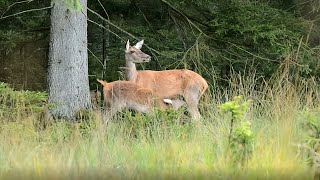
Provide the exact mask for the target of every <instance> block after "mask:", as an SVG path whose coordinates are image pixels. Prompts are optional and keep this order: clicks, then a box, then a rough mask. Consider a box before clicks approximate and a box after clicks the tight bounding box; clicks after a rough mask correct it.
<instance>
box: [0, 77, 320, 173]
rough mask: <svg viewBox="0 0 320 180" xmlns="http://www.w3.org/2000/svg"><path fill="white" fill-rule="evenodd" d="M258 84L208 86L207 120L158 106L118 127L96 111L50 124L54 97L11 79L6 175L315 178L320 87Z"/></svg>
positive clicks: (125, 117)
mask: <svg viewBox="0 0 320 180" xmlns="http://www.w3.org/2000/svg"><path fill="white" fill-rule="evenodd" d="M238 82H241V83H238ZM254 82H255V81H253V80H252V79H250V78H247V77H243V76H240V75H235V76H233V78H232V83H230V87H229V88H228V89H224V90H220V91H216V92H215V93H213V94H210V93H209V92H208V93H207V95H206V96H207V97H206V98H204V101H203V103H204V102H205V104H201V106H200V107H201V109H200V110H201V112H202V115H203V118H202V119H201V122H200V123H195V122H193V121H192V120H191V119H190V118H189V117H188V115H186V114H185V109H181V110H179V111H174V110H166V111H164V110H159V109H155V110H154V112H153V113H150V114H140V113H134V112H131V111H123V112H119V113H118V114H117V116H116V117H114V118H113V120H112V121H109V122H108V124H105V123H103V122H102V120H101V118H100V117H101V114H100V112H98V111H96V112H92V114H93V115H92V116H88V117H89V119H87V120H85V119H84V120H82V121H80V122H77V123H75V122H68V121H56V122H55V121H52V122H51V123H47V124H46V126H45V127H42V128H39V124H38V123H37V122H38V121H39V120H40V119H41V116H40V114H41V113H42V111H41V109H38V108H39V107H41V106H39V107H38V106H36V108H34V106H35V105H36V103H42V102H45V100H46V94H45V93H36V92H23V91H14V90H13V89H11V88H10V87H9V86H8V85H6V84H2V86H1V87H2V88H1V95H0V97H1V102H6V103H2V106H1V108H0V109H1V113H0V119H1V120H2V121H1V123H2V124H1V126H0V177H1V178H4V179H6V178H9V177H10V178H12V177H13V178H27V179H28V178H29V179H48V178H67V179H92V178H112V179H120V178H121V179H123V178H125V179H127V178H128V179H145V178H149V179H151V178H157V179H181V178H183V179H184V178H197V179H212V178H214V179H226V178H227V179H251V178H254V179H257V178H264V179H283V178H288V177H290V178H291V179H301V178H304V179H312V178H313V177H314V176H315V175H317V172H316V171H315V168H313V167H314V163H312V162H313V161H312V157H311V156H310V153H309V152H311V149H312V148H314V146H315V144H316V142H318V140H317V139H318V138H319V137H318V134H317V133H318V130H315V129H317V128H314V127H318V126H317V124H315V123H316V122H317V115H316V114H315V113H316V112H318V111H316V110H317V108H318V107H319V99H318V98H319V97H320V96H319V95H320V94H319V91H318V88H319V87H318V85H317V84H316V83H314V81H299V82H297V83H296V84H295V85H293V83H291V82H289V81H286V80H281V83H280V84H274V83H272V84H269V83H268V82H266V84H264V85H261V87H255V88H253V89H250V91H249V90H248V89H249V88H250V87H251V86H252V83H254ZM279 82H280V81H279ZM235 85H236V86H237V88H235V87H234V86H235ZM16 94H20V95H19V98H18V96H15V95H16ZM236 95H241V96H239V97H236V98H235V99H233V98H234V97H235V96H236ZM21 97H23V98H21ZM245 100H250V101H245ZM9 102H10V103H9ZM18 102H19V103H18ZM22 102H23V103H22ZM13 105H14V106H13ZM219 107H220V109H219ZM221 110H223V111H224V112H223V111H221ZM307 110H308V111H307ZM311 110H312V111H311ZM227 112H231V114H230V115H228V113H227ZM231 119H234V121H235V124H234V125H233V126H232V127H231V124H230V123H231ZM247 122H250V125H249V124H248V123H247ZM230 128H233V131H232V132H231V134H230ZM311 131H312V133H311ZM311 140H312V141H311ZM305 146H306V147H309V149H307V148H301V147H305ZM301 149H303V150H304V152H305V153H301ZM313 152H314V151H313ZM235 165H236V166H235Z"/></svg>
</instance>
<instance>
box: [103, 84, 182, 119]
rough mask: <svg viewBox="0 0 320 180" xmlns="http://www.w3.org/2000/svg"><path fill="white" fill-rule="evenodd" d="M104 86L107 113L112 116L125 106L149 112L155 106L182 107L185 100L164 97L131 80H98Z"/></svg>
mask: <svg viewBox="0 0 320 180" xmlns="http://www.w3.org/2000/svg"><path fill="white" fill-rule="evenodd" d="M97 81H98V82H99V83H100V84H101V85H102V86H103V95H104V101H105V105H106V113H107V116H108V118H111V117H112V116H113V115H114V114H115V113H116V112H118V111H121V110H123V109H125V108H127V109H133V110H136V111H139V112H143V113H147V112H150V111H151V110H152V108H153V107H155V106H156V107H159V108H161V109H168V108H176V107H180V106H181V105H182V104H183V103H184V102H183V101H181V100H179V99H174V100H171V99H163V98H161V97H157V96H155V95H154V93H153V92H152V91H151V90H150V89H148V88H144V87H142V86H140V85H137V84H135V83H133V82H129V81H113V82H109V83H108V82H105V81H102V80H97ZM165 102H166V103H165Z"/></svg>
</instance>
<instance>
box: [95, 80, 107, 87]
mask: <svg viewBox="0 0 320 180" xmlns="http://www.w3.org/2000/svg"><path fill="white" fill-rule="evenodd" d="M97 81H98V82H99V83H100V84H101V85H102V86H106V85H107V84H108V82H106V81H103V80H100V79H97Z"/></svg>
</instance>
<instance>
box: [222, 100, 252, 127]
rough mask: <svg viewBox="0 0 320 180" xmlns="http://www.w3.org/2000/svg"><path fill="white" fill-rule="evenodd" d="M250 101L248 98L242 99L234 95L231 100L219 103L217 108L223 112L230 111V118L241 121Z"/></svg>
mask: <svg viewBox="0 0 320 180" xmlns="http://www.w3.org/2000/svg"><path fill="white" fill-rule="evenodd" d="M250 102H251V101H250V100H247V101H243V97H242V96H235V97H234V98H233V101H229V102H225V103H224V104H221V105H220V106H219V108H220V109H221V110H222V112H224V113H228V112H231V115H232V119H234V120H236V121H241V120H242V119H243V116H244V114H245V113H246V111H247V109H248V106H249V104H250Z"/></svg>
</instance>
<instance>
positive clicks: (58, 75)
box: [48, 0, 91, 119]
mask: <svg viewBox="0 0 320 180" xmlns="http://www.w3.org/2000/svg"><path fill="white" fill-rule="evenodd" d="M79 2H80V4H81V6H82V9H81V11H77V10H75V8H72V7H68V6H67V5H66V3H65V0H53V8H52V10H51V32H50V35H51V37H50V45H49V46H50V47H49V67H48V91H49V103H53V104H54V106H53V107H52V108H50V110H49V112H50V114H51V115H53V117H55V118H68V119H74V118H75V114H76V113H77V112H78V111H79V110H81V109H87V108H89V107H90V106H91V104H90V91H89V79H88V52H87V18H86V15H87V0H79Z"/></svg>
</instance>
